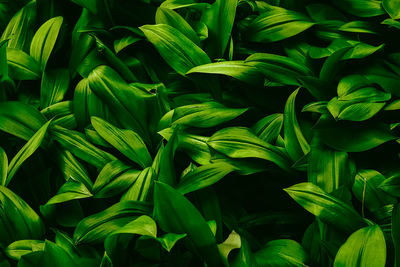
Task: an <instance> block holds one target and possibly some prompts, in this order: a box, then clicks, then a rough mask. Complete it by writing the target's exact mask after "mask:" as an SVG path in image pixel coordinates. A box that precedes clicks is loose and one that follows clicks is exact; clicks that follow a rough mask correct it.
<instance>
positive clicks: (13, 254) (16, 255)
mask: <svg viewBox="0 0 400 267" xmlns="http://www.w3.org/2000/svg"><path fill="white" fill-rule="evenodd" d="M43 250H44V241H42V240H18V241H15V242H13V243H11V244H10V245H9V246H8V247H7V248H6V249H5V251H4V252H5V253H6V254H7V256H8V257H10V258H12V259H14V260H19V259H20V258H21V257H22V256H23V255H25V254H29V253H32V252H34V251H43Z"/></svg>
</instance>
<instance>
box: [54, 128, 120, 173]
mask: <svg viewBox="0 0 400 267" xmlns="http://www.w3.org/2000/svg"><path fill="white" fill-rule="evenodd" d="M51 134H52V135H53V137H54V138H55V139H56V140H57V141H58V142H59V143H60V144H61V145H62V146H63V147H65V148H66V149H67V150H69V151H71V152H72V153H73V154H74V155H75V156H77V157H78V158H80V159H82V160H84V161H87V162H88V163H90V164H92V165H94V166H96V167H97V168H103V167H104V165H106V164H107V163H108V162H110V161H112V160H115V157H114V156H112V155H111V154H109V153H107V152H105V151H103V150H101V149H99V148H97V147H95V146H94V145H92V144H91V143H89V142H88V141H87V140H86V139H85V137H84V135H83V134H81V133H79V132H76V131H71V130H68V129H65V128H63V127H60V126H57V125H55V126H54V127H52V129H51Z"/></svg>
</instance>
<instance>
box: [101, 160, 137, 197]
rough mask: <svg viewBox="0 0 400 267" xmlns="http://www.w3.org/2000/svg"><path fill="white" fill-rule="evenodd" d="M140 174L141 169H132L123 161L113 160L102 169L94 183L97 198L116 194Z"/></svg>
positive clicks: (127, 186)
mask: <svg viewBox="0 0 400 267" xmlns="http://www.w3.org/2000/svg"><path fill="white" fill-rule="evenodd" d="M139 175H140V171H138V170H135V169H132V168H131V167H129V166H128V165H125V164H124V163H122V162H121V161H119V160H114V161H111V162H109V163H107V164H106V165H105V166H104V168H103V169H102V170H101V171H100V173H99V176H98V177H97V179H96V181H95V183H94V185H93V193H94V194H95V197H96V198H103V197H110V196H114V195H116V194H119V193H121V192H123V191H124V190H126V189H127V188H129V186H130V185H131V184H133V183H134V182H135V181H136V180H137V178H138V176H139Z"/></svg>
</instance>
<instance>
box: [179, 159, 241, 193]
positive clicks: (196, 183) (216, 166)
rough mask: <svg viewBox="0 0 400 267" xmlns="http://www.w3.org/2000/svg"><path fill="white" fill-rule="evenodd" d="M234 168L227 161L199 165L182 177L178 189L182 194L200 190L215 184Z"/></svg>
mask: <svg viewBox="0 0 400 267" xmlns="http://www.w3.org/2000/svg"><path fill="white" fill-rule="evenodd" d="M234 170H235V168H234V167H233V166H232V165H230V164H227V163H225V162H219V163H211V164H207V165H204V166H200V167H197V168H195V169H194V170H192V171H190V172H188V173H187V174H186V175H184V176H183V177H182V178H181V181H180V183H179V184H178V186H177V190H178V191H179V192H180V193H182V194H187V193H190V192H193V191H196V190H200V189H202V188H204V187H207V186H210V185H213V184H215V183H216V182H218V181H219V180H221V179H222V178H224V177H225V176H226V175H228V174H229V173H231V172H233V171H234Z"/></svg>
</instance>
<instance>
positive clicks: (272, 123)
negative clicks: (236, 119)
mask: <svg viewBox="0 0 400 267" xmlns="http://www.w3.org/2000/svg"><path fill="white" fill-rule="evenodd" d="M283 117H284V116H283V114H282V113H275V114H271V115H268V116H266V117H264V118H262V119H261V120H259V121H258V122H257V123H256V124H254V126H253V127H252V129H253V131H254V132H255V133H256V134H257V136H258V137H260V138H261V139H262V140H264V141H265V142H267V143H270V144H274V143H275V142H276V140H277V139H278V136H279V134H280V132H281V129H282V126H283Z"/></svg>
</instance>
